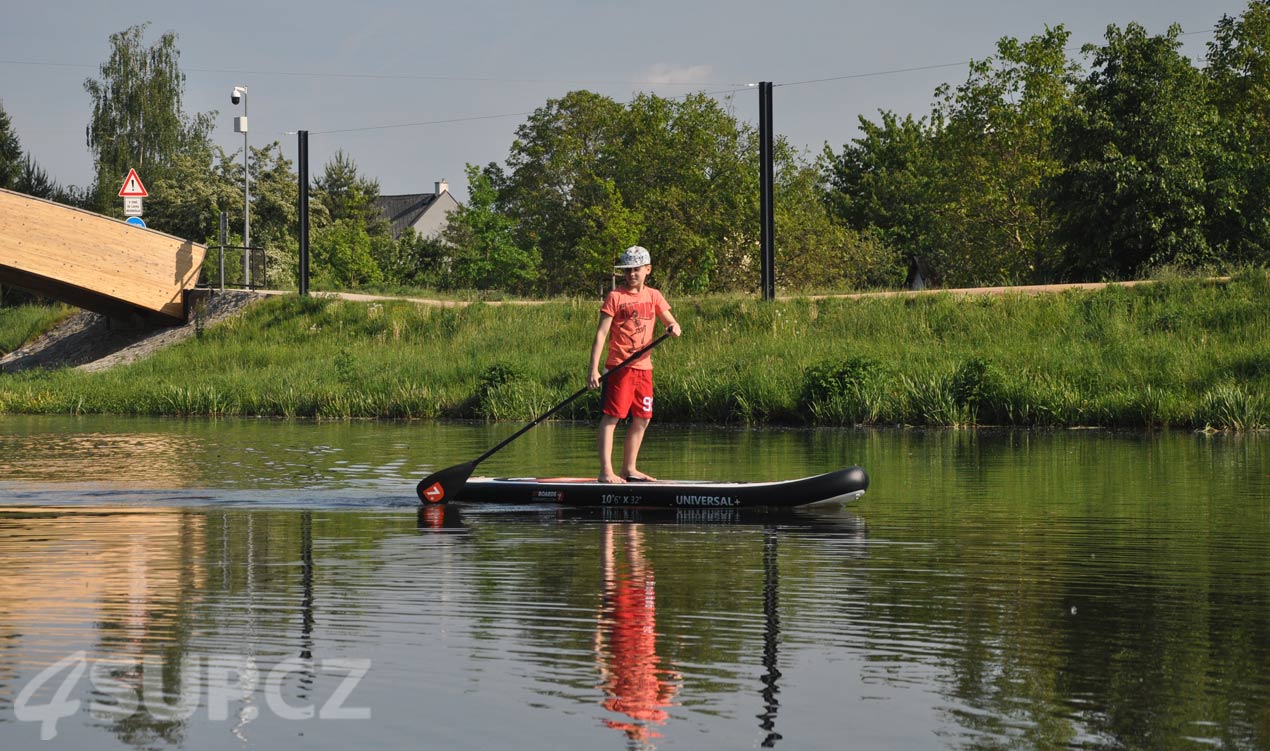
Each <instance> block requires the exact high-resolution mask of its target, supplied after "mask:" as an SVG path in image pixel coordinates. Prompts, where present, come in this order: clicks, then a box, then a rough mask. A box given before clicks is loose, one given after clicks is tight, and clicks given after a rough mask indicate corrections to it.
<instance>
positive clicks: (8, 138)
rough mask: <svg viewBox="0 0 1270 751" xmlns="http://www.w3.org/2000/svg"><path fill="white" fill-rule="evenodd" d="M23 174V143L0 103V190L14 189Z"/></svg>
mask: <svg viewBox="0 0 1270 751" xmlns="http://www.w3.org/2000/svg"><path fill="white" fill-rule="evenodd" d="M21 174H22V142H21V141H20V140H18V134H17V133H15V132H14V130H13V120H12V118H10V117H9V113H8V112H5V110H4V104H3V103H0V188H7V189H9V190H12V189H13V186H14V185H16V184H17V182H18V177H19V176H20V175H21Z"/></svg>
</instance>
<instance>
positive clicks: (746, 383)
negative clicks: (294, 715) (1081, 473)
mask: <svg viewBox="0 0 1270 751" xmlns="http://www.w3.org/2000/svg"><path fill="white" fill-rule="evenodd" d="M672 304H674V305H675V311H676V315H677V316H678V318H679V320H680V321H681V322H682V323H683V324H684V326H685V329H686V331H687V334H686V336H684V337H683V338H682V339H677V340H671V341H669V342H667V343H665V344H663V345H662V346H661V347H660V348H659V349H658V351H657V352H656V354H655V358H654V359H655V361H656V363H657V371H656V372H657V394H658V397H657V416H658V419H659V420H661V421H680V422H713V423H732V424H747V423H748V424H775V425H826V426H828V425H849V424H878V425H894V424H903V425H929V426H969V425H1020V426H1055V427H1065V426H1107V427H1135V428H1142V427H1178V428H1192V429H1203V428H1212V429H1219V430H1226V429H1232V430H1246V429H1261V428H1265V427H1267V425H1270V396H1268V395H1270V273H1268V272H1266V271H1250V272H1245V273H1242V274H1239V275H1236V276H1235V277H1234V278H1233V279H1231V280H1230V281H1229V282H1225V283H1213V282H1205V281H1197V280H1176V281H1165V282H1161V283H1158V284H1152V285H1144V286H1139V287H1135V288H1131V289H1125V288H1118V287H1108V288H1106V289H1102V290H1099V291H1095V292H1083V291H1073V292H1066V293H1061V294H1055V295H1041V296H1035V297H1027V296H1021V295H1006V296H982V297H958V296H953V295H931V296H920V297H906V298H883V299H864V300H842V299H831V300H820V301H810V300H794V301H789V302H779V303H774V304H764V303H762V302H759V301H756V300H752V299H740V298H706V299H699V300H696V299H691V300H690V299H679V300H672ZM597 308H598V303H597V302H595V301H591V300H585V301H573V302H551V303H546V304H543V305H538V306H514V305H485V304H475V305H472V306H470V307H466V308H436V307H426V306H416V305H414V304H411V303H405V302H384V303H363V302H345V301H337V300H330V299H323V298H310V299H301V298H298V297H288V298H277V299H271V300H268V301H265V302H263V303H260V304H258V305H256V306H254V307H253V308H251V309H250V310H249V311H248V312H247V313H246V314H244V315H243V316H242V317H240V318H237V319H233V320H231V321H230V322H228V323H225V324H222V325H220V326H217V327H213V328H209V329H208V330H206V331H205V332H203V333H202V335H201V336H199V337H197V338H194V339H191V340H190V341H188V342H187V343H184V344H180V345H177V346H174V347H172V348H170V349H168V350H165V351H162V352H160V353H158V354H156V355H154V356H153V357H151V358H149V359H146V360H144V361H142V362H138V363H135V364H132V365H128V366H124V367H119V368H116V369H112V370H109V371H106V372H101V373H91V374H90V373H83V372H79V371H72V370H63V371H49V372H34V373H30V372H28V373H22V374H15V375H0V412H10V413H117V414H147V415H266V416H286V417H322V418H347V417H385V418H416V417H474V418H488V419H505V420H516V421H522V420H528V419H530V418H532V417H533V416H534V415H536V414H538V413H540V412H542V411H545V410H546V409H548V408H549V407H551V406H552V405H554V404H555V403H557V402H559V401H561V400H562V399H563V398H564V397H566V396H567V395H569V394H570V393H572V392H573V391H574V390H576V389H577V388H578V387H579V386H580V385H581V383H582V381H583V378H584V376H585V368H586V358H587V353H588V350H589V345H590V342H591V338H592V336H593V333H594V327H595V320H596V315H597ZM11 315H14V314H13V313H11V312H8V311H6V312H0V331H3V330H4V329H5V328H6V326H8V324H7V323H5V322H4V321H5V320H6V318H7V317H8V316H11ZM596 404H597V399H596V397H595V395H594V394H592V395H588V397H587V398H585V399H580V400H579V401H578V402H576V403H575V405H574V406H573V408H571V409H570V410H566V411H565V412H564V413H562V416H563V417H565V418H570V417H572V418H577V419H589V418H591V417H592V416H593V415H594V414H595V413H596Z"/></svg>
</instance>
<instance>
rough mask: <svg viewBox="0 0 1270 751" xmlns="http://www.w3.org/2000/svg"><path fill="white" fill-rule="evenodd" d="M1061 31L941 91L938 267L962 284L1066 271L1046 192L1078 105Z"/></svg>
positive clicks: (1012, 45) (1015, 46) (980, 66)
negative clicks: (1065, 121) (1068, 117)
mask: <svg viewBox="0 0 1270 751" xmlns="http://www.w3.org/2000/svg"><path fill="white" fill-rule="evenodd" d="M1070 36H1071V35H1070V34H1069V33H1068V32H1067V31H1066V30H1065V29H1064V28H1063V27H1062V26H1058V27H1056V28H1052V29H1051V28H1046V30H1045V32H1044V33H1043V34H1040V35H1037V36H1034V37H1032V38H1031V39H1030V40H1028V41H1024V42H1020V41H1019V40H1017V39H1015V38H1012V37H1005V38H1003V39H1001V40H1000V41H999V42H998V43H997V54H996V55H995V56H994V57H990V58H988V59H986V60H976V61H973V62H971V64H970V75H969V76H968V78H967V80H966V82H965V83H963V84H961V85H960V86H958V87H957V88H956V89H955V90H953V89H950V88H949V87H947V86H944V87H941V88H940V90H939V91H938V92H937V95H938V96H940V97H942V101H941V102H939V103H938V104H937V105H936V110H935V115H934V121H935V122H937V123H941V124H942V127H941V128H939V130H938V132H937V134H936V135H935V152H936V154H937V156H938V158H939V160H940V161H941V162H942V165H941V168H940V169H939V171H938V174H939V178H940V188H939V190H938V191H937V193H938V200H939V208H938V224H937V233H938V237H939V242H938V244H937V248H936V249H935V250H937V251H938V259H939V260H938V266H939V270H940V271H941V272H942V275H943V277H944V281H945V282H946V283H948V284H950V285H953V286H971V285H984V284H1018V283H1036V282H1041V281H1045V280H1046V279H1047V278H1048V277H1049V276H1050V275H1051V274H1052V273H1053V272H1054V270H1055V269H1056V267H1057V266H1058V249H1057V244H1056V243H1055V242H1054V240H1053V222H1052V220H1051V217H1050V212H1049V210H1048V207H1047V206H1045V204H1044V197H1043V195H1042V186H1043V185H1044V184H1045V181H1047V180H1048V179H1050V178H1051V177H1053V176H1054V175H1056V174H1057V173H1058V172H1059V171H1060V169H1061V163H1060V162H1059V160H1058V158H1057V156H1056V155H1055V153H1054V148H1053V143H1052V134H1053V129H1054V124H1055V122H1056V121H1057V119H1058V118H1059V117H1060V116H1062V115H1063V114H1064V113H1066V112H1067V110H1068V109H1069V108H1070V107H1071V89H1072V85H1073V84H1074V82H1075V78H1076V72H1077V66H1076V65H1075V64H1074V63H1072V62H1071V61H1069V60H1068V58H1067V52H1066V47H1067V41H1068V39H1069V37H1070Z"/></svg>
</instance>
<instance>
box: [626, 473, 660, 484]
mask: <svg viewBox="0 0 1270 751" xmlns="http://www.w3.org/2000/svg"><path fill="white" fill-rule="evenodd" d="M626 481H627V482H657V478H656V477H653V476H652V475H646V474H644V473H643V472H627V473H626Z"/></svg>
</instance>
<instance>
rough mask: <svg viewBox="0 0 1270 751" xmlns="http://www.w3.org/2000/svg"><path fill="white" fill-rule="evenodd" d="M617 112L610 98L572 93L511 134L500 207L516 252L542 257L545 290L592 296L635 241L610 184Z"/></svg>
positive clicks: (635, 229)
mask: <svg viewBox="0 0 1270 751" xmlns="http://www.w3.org/2000/svg"><path fill="white" fill-rule="evenodd" d="M622 113H623V109H622V105H620V104H618V103H617V102H615V101H613V100H612V99H609V98H608V97H605V96H601V95H599V94H595V93H592V92H589V91H573V92H569V93H568V94H566V95H565V96H563V97H562V98H560V99H553V100H549V101H548V102H547V103H546V104H545V105H544V106H542V107H539V108H538V109H537V110H535V111H534V112H533V113H532V114H531V115H530V116H529V119H528V120H527V121H526V122H524V123H523V124H521V125H520V127H518V128H517V129H516V139H515V141H513V143H512V146H511V149H510V152H509V155H508V159H507V168H508V174H506V175H505V176H501V177H498V178H497V187H498V192H499V200H498V204H499V209H500V211H501V212H502V213H503V214H504V215H505V216H509V217H513V218H515V219H516V221H517V227H518V232H517V238H516V245H517V246H518V247H521V248H538V249H539V250H540V252H541V253H542V264H543V268H544V269H547V270H549V273H548V274H546V275H545V276H544V277H543V279H542V289H544V290H546V291H549V292H558V291H576V290H579V289H596V288H597V287H598V285H600V284H602V283H603V281H604V280H607V279H608V278H609V276H608V275H609V274H610V273H611V271H612V262H613V259H614V258H615V257H616V256H617V254H618V253H620V252H621V249H622V248H623V247H626V246H629V245H632V244H634V243H635V242H637V241H638V239H639V236H640V231H641V229H642V226H641V222H640V218H639V217H638V216H636V215H634V214H633V212H631V211H630V209H629V208H627V207H626V205H625V204H624V203H623V201H622V196H621V192H620V190H619V188H618V186H617V185H616V184H615V183H614V181H613V179H612V176H613V167H612V160H613V158H614V156H615V154H616V153H617V149H616V145H617V143H618V141H619V133H620V125H621V121H622Z"/></svg>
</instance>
